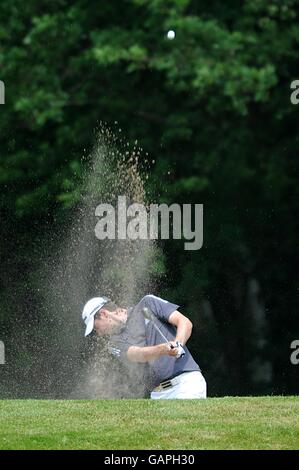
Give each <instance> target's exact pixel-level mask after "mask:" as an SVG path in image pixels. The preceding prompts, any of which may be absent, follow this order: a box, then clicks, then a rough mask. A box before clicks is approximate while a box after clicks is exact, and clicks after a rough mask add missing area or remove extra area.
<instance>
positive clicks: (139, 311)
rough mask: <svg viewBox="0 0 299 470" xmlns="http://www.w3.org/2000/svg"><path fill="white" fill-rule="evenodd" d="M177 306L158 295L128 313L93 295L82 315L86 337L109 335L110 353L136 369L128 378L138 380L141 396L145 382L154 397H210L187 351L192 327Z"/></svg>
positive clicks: (203, 380)
mask: <svg viewBox="0 0 299 470" xmlns="http://www.w3.org/2000/svg"><path fill="white" fill-rule="evenodd" d="M178 308H179V306H178V305H176V304H173V303H171V302H168V301H166V300H163V299H161V298H159V297H156V296H155V295H146V296H145V297H143V298H142V299H141V301H140V302H139V303H138V304H137V305H136V306H134V307H132V308H128V309H126V308H120V307H118V306H117V305H116V304H114V303H113V302H111V301H110V299H108V298H107V297H94V298H92V299H90V300H89V301H88V302H87V303H86V304H85V306H84V309H83V313H82V318H83V320H84V322H85V325H86V329H85V336H88V335H89V334H90V333H92V332H95V333H96V334H97V335H98V336H105V337H107V339H108V348H109V351H110V353H111V354H113V355H114V356H116V357H117V358H118V359H119V360H120V361H121V362H122V363H123V365H124V366H126V368H127V370H128V371H131V372H132V370H133V373H128V374H127V376H128V377H129V376H130V377H131V379H132V378H133V381H134V380H135V386H136V390H137V389H138V391H139V394H140V384H141V383H143V384H145V388H144V390H147V391H148V394H150V397H151V398H152V399H169V398H170V399H173V398H206V381H205V379H204V377H203V376H202V374H201V371H200V369H199V366H198V364H197V363H196V362H195V361H194V359H193V357H192V356H191V354H190V352H189V350H188V348H187V347H186V343H187V341H188V339H189V338H190V335H191V331H192V323H191V321H190V320H189V319H188V318H187V317H185V316H184V315H182V314H181V313H180V312H178V311H177V309H178ZM143 312H151V315H150V316H149V315H144V314H143ZM134 365H136V366H137V368H135V369H134ZM131 366H133V369H132V368H131V369H130V367H131Z"/></svg>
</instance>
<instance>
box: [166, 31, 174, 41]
mask: <svg viewBox="0 0 299 470" xmlns="http://www.w3.org/2000/svg"><path fill="white" fill-rule="evenodd" d="M167 38H168V39H174V38H175V32H174V31H173V30H172V29H171V30H170V31H168V33H167Z"/></svg>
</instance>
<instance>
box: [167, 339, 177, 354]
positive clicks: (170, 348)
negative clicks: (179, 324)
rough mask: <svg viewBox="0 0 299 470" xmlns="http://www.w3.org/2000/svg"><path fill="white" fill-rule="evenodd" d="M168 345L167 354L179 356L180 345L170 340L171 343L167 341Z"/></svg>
mask: <svg viewBox="0 0 299 470" xmlns="http://www.w3.org/2000/svg"><path fill="white" fill-rule="evenodd" d="M166 345H167V347H168V351H167V355H168V356H172V357H177V354H178V352H179V351H178V345H177V343H175V342H174V341H169V343H166Z"/></svg>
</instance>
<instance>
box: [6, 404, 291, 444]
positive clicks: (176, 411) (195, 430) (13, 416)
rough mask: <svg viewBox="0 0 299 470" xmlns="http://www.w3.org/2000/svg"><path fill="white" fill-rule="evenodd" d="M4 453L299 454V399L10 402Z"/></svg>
mask: <svg viewBox="0 0 299 470" xmlns="http://www.w3.org/2000/svg"><path fill="white" fill-rule="evenodd" d="M0 449H109V450H115V449H128V450H129V449H156V450H159V449H179V450H181V449H182V450H183V449H299V398H298V397H251V398H235V397H225V398H209V399H207V400H163V401H153V400H92V401H83V400H82V401H81V400H80V401H79V400H59V401H58V400H56V401H55V400H3V401H0Z"/></svg>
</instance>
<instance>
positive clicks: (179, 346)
mask: <svg viewBox="0 0 299 470" xmlns="http://www.w3.org/2000/svg"><path fill="white" fill-rule="evenodd" d="M176 348H177V349H178V352H177V355H176V356H175V358H176V359H179V358H180V357H183V356H185V350H184V348H183V345H182V343H179V341H176Z"/></svg>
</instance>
